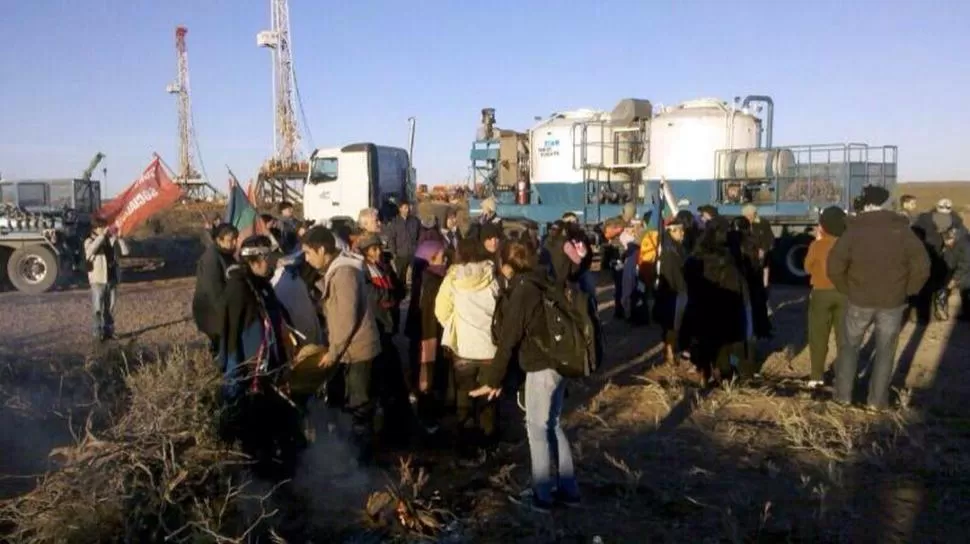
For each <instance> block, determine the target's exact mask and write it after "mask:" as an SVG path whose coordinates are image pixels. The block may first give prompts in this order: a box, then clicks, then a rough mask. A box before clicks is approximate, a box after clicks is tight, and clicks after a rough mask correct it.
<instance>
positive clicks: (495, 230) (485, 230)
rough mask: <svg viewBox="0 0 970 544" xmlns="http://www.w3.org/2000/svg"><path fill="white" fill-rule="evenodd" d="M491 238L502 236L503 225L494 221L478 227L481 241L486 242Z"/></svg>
mask: <svg viewBox="0 0 970 544" xmlns="http://www.w3.org/2000/svg"><path fill="white" fill-rule="evenodd" d="M491 238H498V239H501V238H502V227H500V226H498V225H496V224H494V223H486V224H484V225H482V226H481V228H480V229H478V240H479V241H480V242H485V240H489V239H491Z"/></svg>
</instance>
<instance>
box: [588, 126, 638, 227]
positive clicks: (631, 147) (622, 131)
mask: <svg viewBox="0 0 970 544" xmlns="http://www.w3.org/2000/svg"><path fill="white" fill-rule="evenodd" d="M646 127H647V125H646V123H643V122H641V123H638V125H637V126H629V127H612V128H611V133H610V136H611V137H610V139H609V141H607V138H606V128H607V123H606V122H604V121H594V122H582V123H577V124H576V125H574V126H573V142H574V146H575V147H578V148H579V157H578V159H579V161H578V164H577V160H576V159H577V157H576V149H574V150H573V169H574V170H582V172H583V182H584V185H585V188H586V191H585V193H586V195H585V196H586V198H585V202H584V203H583V205H584V209H585V211H586V221H587V222H588V223H602V222H603V221H604V220H605V219H607V218H604V217H603V216H602V205H603V194H604V186H605V188H606V190H608V191H614V189H615V187H614V185H615V184H621V185H626V186H627V189H628V190H627V194H628V195H629V196H630V197H631V198H632V200H633V202H634V203H635V204H636V203H638V201H639V200H640V198H641V195H640V188H641V187H642V184H643V171H644V170H645V169H646V168H647V166H648V165H649V162H650V161H649V156H650V154H649V149H650V138H649V135H648V134H647V128H646ZM577 128H578V129H579V138H578V143H575V142H577V138H576V130H577ZM591 128H592V130H593V132H594V136H595V132H596V130H597V129H598V131H599V138H598V139H595V140H593V141H591V140H590V129H591ZM591 148H592V150H594V151H596V153H595V155H596V156H598V157H599V162H590V160H589V159H590V154H591V153H590V149H591ZM608 153H609V154H610V155H612V159H613V160H612V161H611V162H609V163H607V162H606V157H607V156H609V155H608ZM623 156H626V157H629V158H630V159H631V162H620V159H621V157H623ZM604 176H605V179H603V178H604ZM614 176H620V177H625V178H626V179H625V180H624V179H614ZM591 212H592V213H591Z"/></svg>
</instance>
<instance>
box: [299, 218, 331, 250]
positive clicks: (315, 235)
mask: <svg viewBox="0 0 970 544" xmlns="http://www.w3.org/2000/svg"><path fill="white" fill-rule="evenodd" d="M300 243H301V244H303V245H305V246H307V247H309V248H311V249H314V250H318V249H320V248H323V251H324V253H328V254H331V255H332V254H334V253H337V239H336V238H335V237H334V235H333V233H332V232H330V229H328V228H327V227H324V226H323V225H314V226H313V227H310V228H309V229H307V231H306V232H305V233H303V238H301V239H300Z"/></svg>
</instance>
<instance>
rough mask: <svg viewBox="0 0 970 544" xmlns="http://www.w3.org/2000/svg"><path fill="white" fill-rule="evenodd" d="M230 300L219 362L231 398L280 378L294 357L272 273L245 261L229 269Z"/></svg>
mask: <svg viewBox="0 0 970 544" xmlns="http://www.w3.org/2000/svg"><path fill="white" fill-rule="evenodd" d="M226 276H227V280H226V291H225V297H226V298H225V301H226V302H225V304H224V306H223V311H222V323H223V326H222V330H221V331H220V333H221V334H220V335H219V337H220V344H221V345H220V347H219V355H218V361H219V364H220V369H221V370H222V372H223V375H224V379H225V384H224V391H225V394H226V397H227V398H228V399H234V398H237V397H239V396H240V395H241V394H242V393H244V392H245V391H247V390H253V389H255V390H261V389H262V388H263V387H265V386H267V385H269V384H272V383H275V382H276V380H277V379H278V378H279V375H278V371H279V370H280V369H282V368H283V366H284V365H285V364H286V363H287V361H288V360H289V354H288V352H287V346H286V344H285V343H286V331H285V324H286V323H287V322H288V319H289V318H288V315H287V314H286V310H285V309H284V308H283V306H282V305H281V304H280V303H279V300H277V298H276V295H275V294H274V293H273V287H272V285H271V284H270V282H269V280H268V279H267V278H260V277H258V276H254V275H253V274H252V273H250V272H249V270H248V269H247V268H246V267H244V266H241V265H233V266H230V267H229V268H228V269H227V271H226Z"/></svg>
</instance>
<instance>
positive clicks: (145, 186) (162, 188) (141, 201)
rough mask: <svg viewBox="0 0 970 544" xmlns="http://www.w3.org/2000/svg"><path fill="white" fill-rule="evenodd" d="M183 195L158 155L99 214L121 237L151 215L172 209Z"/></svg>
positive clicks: (97, 215) (97, 213) (97, 214)
mask: <svg viewBox="0 0 970 544" xmlns="http://www.w3.org/2000/svg"><path fill="white" fill-rule="evenodd" d="M181 196H182V188H181V187H179V186H178V185H177V184H175V183H173V182H172V180H171V178H169V177H168V174H167V173H166V172H165V169H164V168H162V164H161V160H159V158H158V157H157V156H156V157H155V158H154V159H152V162H151V163H150V164H149V165H148V167H147V168H145V171H144V172H142V174H141V177H140V178H138V179H137V180H135V182H134V183H132V184H131V185H130V186H128V188H127V189H125V190H124V192H123V193H121V194H120V195H118V196H117V197H116V198H114V199H112V200H111V202H108V203H107V204H105V205H104V206H102V207H101V209H99V210H98V211H97V212H95V214H94V215H95V217H97V218H99V219H103V220H105V221H106V222H107V223H108V224H109V225H110V226H112V227H114V229H115V230H116V231H117V235H118V236H127V235H128V234H130V233H131V232H132V231H133V230H135V229H136V228H137V227H138V225H141V224H142V223H144V222H145V221H146V220H147V219H148V218H149V217H151V216H153V215H155V214H156V213H158V212H160V211H162V210H164V209H165V208H168V207H169V206H171V205H172V204H175V202H177V201H178V199H179V198H180V197H181Z"/></svg>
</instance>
